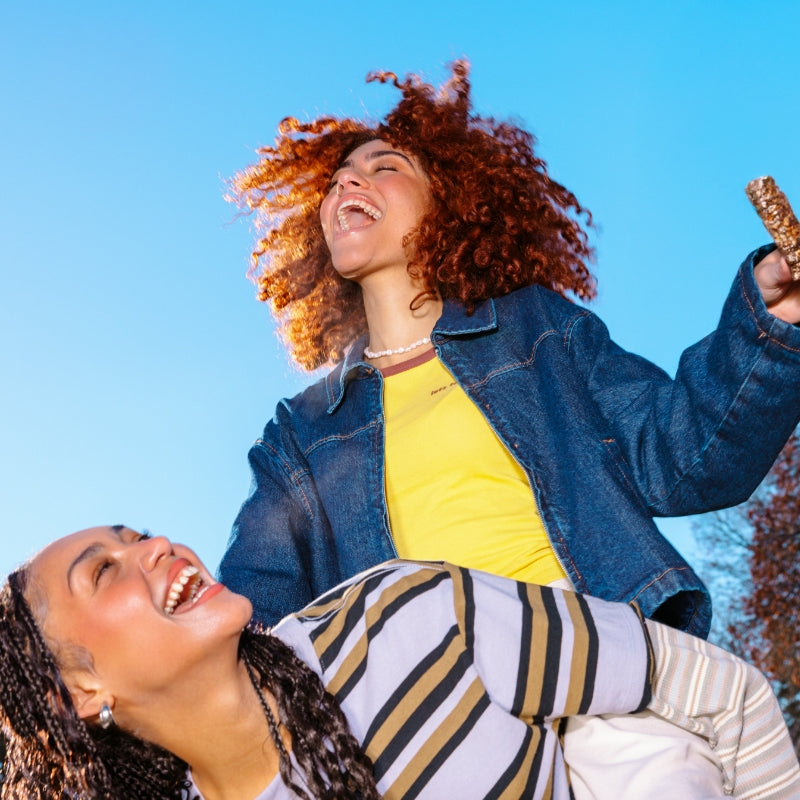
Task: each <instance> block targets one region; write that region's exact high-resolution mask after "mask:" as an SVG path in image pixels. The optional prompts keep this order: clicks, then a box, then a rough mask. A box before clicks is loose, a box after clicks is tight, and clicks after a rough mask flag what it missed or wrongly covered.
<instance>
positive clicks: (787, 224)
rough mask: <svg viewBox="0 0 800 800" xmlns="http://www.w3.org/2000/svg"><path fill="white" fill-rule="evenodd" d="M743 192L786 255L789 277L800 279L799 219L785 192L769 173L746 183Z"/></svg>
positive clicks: (784, 255)
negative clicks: (789, 271) (790, 274)
mask: <svg viewBox="0 0 800 800" xmlns="http://www.w3.org/2000/svg"><path fill="white" fill-rule="evenodd" d="M745 192H746V193H747V196H748V198H749V199H750V202H751V203H752V204H753V206H754V207H755V209H756V211H757V212H758V216H759V217H760V218H761V221H762V222H763V223H764V227H765V228H766V229H767V232H768V233H769V235H770V236H771V237H772V238H773V240H774V241H775V244H776V245H778V249H779V250H780V251H781V253H782V254H783V257H784V258H785V259H786V263H787V264H788V265H789V269H791V271H792V279H793V280H795V281H798V280H800V222H799V221H798V219H797V217H796V216H795V214H794V212H793V211H792V207H791V205H790V204H789V201H788V200H787V198H786V195H785V194H784V193H783V192H782V191H781V190H780V189H779V188H778V186H777V184H776V183H775V181H774V179H773V178H772V177H770V176H769V175H766V176H764V177H762V178H754V179H753V180H752V181H750V183H748V184H747V186H746V187H745Z"/></svg>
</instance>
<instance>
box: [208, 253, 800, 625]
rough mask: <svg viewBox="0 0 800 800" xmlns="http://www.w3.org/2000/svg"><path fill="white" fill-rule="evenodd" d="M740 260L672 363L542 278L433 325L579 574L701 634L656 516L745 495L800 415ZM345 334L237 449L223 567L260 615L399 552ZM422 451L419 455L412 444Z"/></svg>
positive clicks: (372, 398) (779, 334) (798, 333)
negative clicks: (627, 341) (320, 372)
mask: <svg viewBox="0 0 800 800" xmlns="http://www.w3.org/2000/svg"><path fill="white" fill-rule="evenodd" d="M771 249H772V247H771V246H766V247H762V248H761V249H759V250H757V251H755V252H754V253H752V254H751V255H750V256H748V258H747V259H746V260H745V261H744V263H743V264H742V267H741V268H740V270H739V272H738V274H737V277H736V280H735V283H734V285H733V288H732V290H731V292H730V295H729V297H728V299H727V301H726V303H725V306H724V308H723V311H722V316H721V319H720V322H719V325H718V327H717V329H716V330H715V331H714V332H713V333H712V334H710V335H709V336H707V337H705V338H704V339H702V340H701V341H700V342H698V343H697V344H695V345H694V346H692V347H690V348H689V349H688V350H686V351H685V352H684V353H683V355H682V357H681V360H680V365H679V367H678V370H677V373H676V376H675V378H674V379H672V378H670V377H669V376H668V375H667V374H666V373H665V372H664V371H662V370H661V369H660V368H658V367H656V366H655V365H654V364H652V363H650V362H649V361H647V360H645V359H643V358H641V357H639V356H636V355H633V354H631V353H629V352H626V351H625V350H623V349H622V348H620V347H619V346H618V345H616V344H615V343H614V342H613V341H611V339H610V338H609V335H608V331H607V329H606V327H605V325H604V324H603V323H602V322H601V321H600V320H599V319H598V317H596V316H595V315H594V314H593V313H591V312H590V311H588V310H586V309H585V308H583V307H581V306H578V305H576V304H574V303H572V302H570V301H569V300H566V299H564V298H562V297H560V296H559V295H557V294H554V293H553V292H551V291H549V290H547V289H545V288H542V287H540V286H530V287H527V288H524V289H520V290H517V291H515V292H512V293H511V294H508V295H506V296H504V297H499V298H496V299H493V300H488V301H486V302H484V303H481V304H480V305H479V306H478V307H477V308H476V309H475V312H474V313H473V314H472V315H467V314H466V313H465V311H464V309H463V307H462V306H460V305H459V304H457V303H453V302H446V303H445V305H444V309H443V312H442V316H441V318H440V319H439V321H438V322H437V324H436V326H435V328H434V330H433V334H432V337H431V338H432V342H433V344H434V347H435V349H436V352H437V354H438V357H439V359H440V360H441V361H442V363H443V364H444V365H445V367H446V368H447V369H448V370H449V371H450V373H451V374H452V375H453V377H454V378H455V380H456V381H458V383H459V384H460V386H461V387H462V388H463V390H464V391H465V392H466V394H467V395H468V396H469V397H470V398H471V400H472V401H473V402H474V403H475V404H476V406H477V407H478V408H480V410H481V411H482V412H483V414H484V416H485V418H486V420H487V422H488V423H489V424H490V425H491V426H492V428H493V429H494V431H495V432H496V434H497V436H498V437H499V438H500V440H501V441H502V442H503V443H504V444H505V446H506V447H507V448H508V450H509V452H510V453H512V454H513V455H514V457H515V458H516V459H517V461H518V462H519V463H520V465H521V466H522V468H523V469H524V471H525V473H526V474H527V476H528V479H529V481H530V485H531V488H532V491H533V493H534V495H535V498H536V504H537V506H538V508H539V512H540V514H541V516H542V520H543V522H544V525H545V529H546V531H547V533H548V536H549V538H550V542H551V544H552V546H553V549H554V551H555V554H556V556H557V558H558V560H559V561H560V562H561V564H562V566H563V568H564V570H565V572H566V573H567V575H568V576H569V578H570V580H571V581H572V583H573V585H574V587H575V589H576V590H577V591H580V592H585V593H587V594H592V595H596V596H598V597H602V598H605V599H607V600H619V601H625V602H630V601H635V602H637V603H638V604H639V606H640V607H641V609H642V611H643V612H644V614H645V615H647V616H649V617H653V618H655V619H660V620H661V621H664V622H667V623H668V624H671V625H673V626H675V627H679V628H682V629H684V630H687V631H690V632H692V633H695V634H697V635H701V636H705V635H706V634H707V632H708V627H709V624H710V619H711V603H710V599H709V596H708V593H707V591H706V588H705V587H704V585H703V583H702V581H701V580H700V579H699V578H698V577H697V575H696V574H695V573H694V572H693V571H692V569H691V567H690V566H689V565H688V564H687V563H686V561H684V559H683V558H682V557H681V556H680V554H679V553H678V552H677V551H676V550H675V549H674V548H673V547H672V545H671V544H670V543H669V542H668V541H667V540H666V539H665V538H664V537H663V536H662V534H661V533H660V532H659V530H658V528H657V527H656V525H655V523H654V522H653V517H654V516H679V515H685V514H697V513H701V512H705V511H710V510H713V509H718V508H721V507H724V506H729V505H734V504H736V503H739V502H742V501H743V500H745V499H746V498H747V497H749V495H750V494H751V493H752V492H753V490H754V489H755V488H756V486H757V485H758V483H759V482H760V481H761V479H762V478H763V477H764V475H765V474H766V472H767V471H768V470H769V468H770V466H771V465H772V463H773V461H774V460H775V458H776V456H777V454H778V452H779V451H780V449H781V447H782V446H783V444H784V442H785V441H786V439H787V438H788V437H789V435H790V434H791V432H792V430H793V429H794V427H795V425H796V424H797V421H798V418H800V369H798V368H797V367H798V364H800V329H799V328H796V327H795V326H793V325H790V324H787V323H785V322H783V321H781V320H779V319H777V318H776V317H773V316H772V315H771V314H770V313H769V312H768V311H767V309H766V306H765V305H764V302H763V300H762V298H761V294H760V292H759V289H758V287H757V285H756V283H755V280H754V277H753V265H754V264H755V263H757V262H758V261H759V260H760V259H761V258H763V257H764V256H765V255H766V254H767V253H768V252H769V251H770V250H771ZM364 344H365V342H364V341H363V340H361V341H359V342H356V344H355V345H354V346H353V347H352V348H350V350H349V352H348V353H347V355H346V357H345V359H344V360H343V362H342V363H340V364H339V365H338V366H337V367H336V368H335V369H333V370H332V371H331V372H330V373H329V374H328V375H327V376H326V377H324V378H323V379H321V380H319V381H317V382H316V383H314V384H313V385H312V386H310V387H309V388H307V389H306V390H305V391H303V392H301V393H300V394H298V395H297V396H296V397H294V398H292V399H289V400H283V401H281V402H280V404H279V405H278V408H277V411H276V414H275V417H274V418H273V419H272V420H271V421H270V422H269V423H268V424H267V426H266V428H265V430H264V434H263V437H262V438H261V439H259V440H257V441H256V442H255V444H254V445H253V447H252V448H251V450H250V454H249V459H250V465H251V468H252V472H253V482H252V486H251V492H250V495H249V497H248V498H247V499H246V501H245V502H244V504H243V505H242V508H241V510H240V512H239V515H238V517H237V519H236V521H235V524H234V527H233V531H232V534H231V539H230V541H229V544H228V549H227V551H226V553H225V555H224V557H223V560H222V563H221V565H220V578H221V580H222V581H223V582H224V583H225V584H226V585H227V586H228V587H229V588H231V589H233V590H234V591H239V592H242V593H243V594H245V595H247V596H248V597H250V598H251V600H252V601H253V605H254V611H255V616H256V618H257V619H259V620H260V621H262V622H263V623H265V624H273V623H274V622H275V621H277V620H278V619H279V618H280V617H282V616H283V615H284V614H286V613H288V612H290V611H293V610H296V609H298V608H300V607H302V606H303V605H305V604H306V603H308V602H309V601H310V600H311V599H312V598H314V597H315V596H317V595H319V594H320V593H322V592H324V591H326V590H327V589H329V588H331V587H332V586H334V585H335V584H337V583H339V582H340V581H342V580H345V579H347V578H349V577H351V576H352V575H354V574H356V573H358V572H360V571H362V570H364V569H366V568H368V567H371V566H373V565H375V564H377V563H379V562H382V561H385V560H387V559H390V558H394V557H396V555H397V553H396V552H395V547H394V544H393V541H392V533H391V530H390V525H389V514H388V511H387V507H386V496H385V490H384V472H383V470H384V459H383V444H384V420H383V405H382V387H383V381H382V377H381V374H380V372H379V371H378V370H377V369H376V368H374V367H372V366H371V365H369V364H367V363H366V362H364V361H363V360H362V359H361V353H362V351H363V347H364ZM424 457H425V454H424V453H421V454H420V458H421V459H424Z"/></svg>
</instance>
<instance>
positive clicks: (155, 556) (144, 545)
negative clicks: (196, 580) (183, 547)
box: [135, 536, 172, 572]
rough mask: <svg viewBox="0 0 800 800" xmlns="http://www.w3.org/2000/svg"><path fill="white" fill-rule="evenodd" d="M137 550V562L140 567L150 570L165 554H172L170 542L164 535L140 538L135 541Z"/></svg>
mask: <svg viewBox="0 0 800 800" xmlns="http://www.w3.org/2000/svg"><path fill="white" fill-rule="evenodd" d="M135 546H136V547H138V548H140V550H139V554H138V555H139V563H140V564H141V565H142V568H143V569H145V570H146V571H148V572H150V570H152V569H154V568H155V566H156V564H158V562H159V561H160V560H161V559H162V558H164V557H165V556H168V555H171V554H172V542H170V540H169V539H167V537H166V536H153V537H152V538H151V539H142V540H141V541H140V542H137V543H136V545H135Z"/></svg>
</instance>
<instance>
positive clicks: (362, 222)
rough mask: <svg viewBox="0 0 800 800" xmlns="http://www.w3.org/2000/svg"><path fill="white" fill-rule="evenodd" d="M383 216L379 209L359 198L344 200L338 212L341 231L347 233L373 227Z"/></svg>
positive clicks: (337, 219) (337, 216) (337, 217)
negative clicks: (368, 226)
mask: <svg viewBox="0 0 800 800" xmlns="http://www.w3.org/2000/svg"><path fill="white" fill-rule="evenodd" d="M382 216H383V213H382V212H381V211H380V210H379V209H377V208H375V206H373V205H372V204H371V203H368V202H367V201H366V200H362V199H361V198H358V197H351V198H347V199H345V200H343V201H342V202H341V203H340V205H339V208H338V209H337V211H336V221H337V222H338V224H339V229H340V230H341V231H344V232H345V233H346V232H347V231H352V230H355V229H356V228H363V227H365V226H367V225H371V224H372V223H373V222H375V221H376V220H379V219H380V218H381V217H382Z"/></svg>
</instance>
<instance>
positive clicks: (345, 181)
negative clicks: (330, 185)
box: [336, 167, 369, 195]
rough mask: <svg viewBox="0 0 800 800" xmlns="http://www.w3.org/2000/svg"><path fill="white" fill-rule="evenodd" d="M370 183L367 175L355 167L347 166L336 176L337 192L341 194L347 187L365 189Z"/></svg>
mask: <svg viewBox="0 0 800 800" xmlns="http://www.w3.org/2000/svg"><path fill="white" fill-rule="evenodd" d="M368 185H369V181H368V180H367V179H366V177H365V176H364V175H363V174H362V173H360V172H359V171H358V170H356V169H355V168H353V167H346V168H345V169H343V170H341V171H340V172H339V175H338V176H337V178H336V194H338V195H341V194H342V193H343V192H344V191H345V190H346V189H365V188H366V187H367V186H368Z"/></svg>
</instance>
